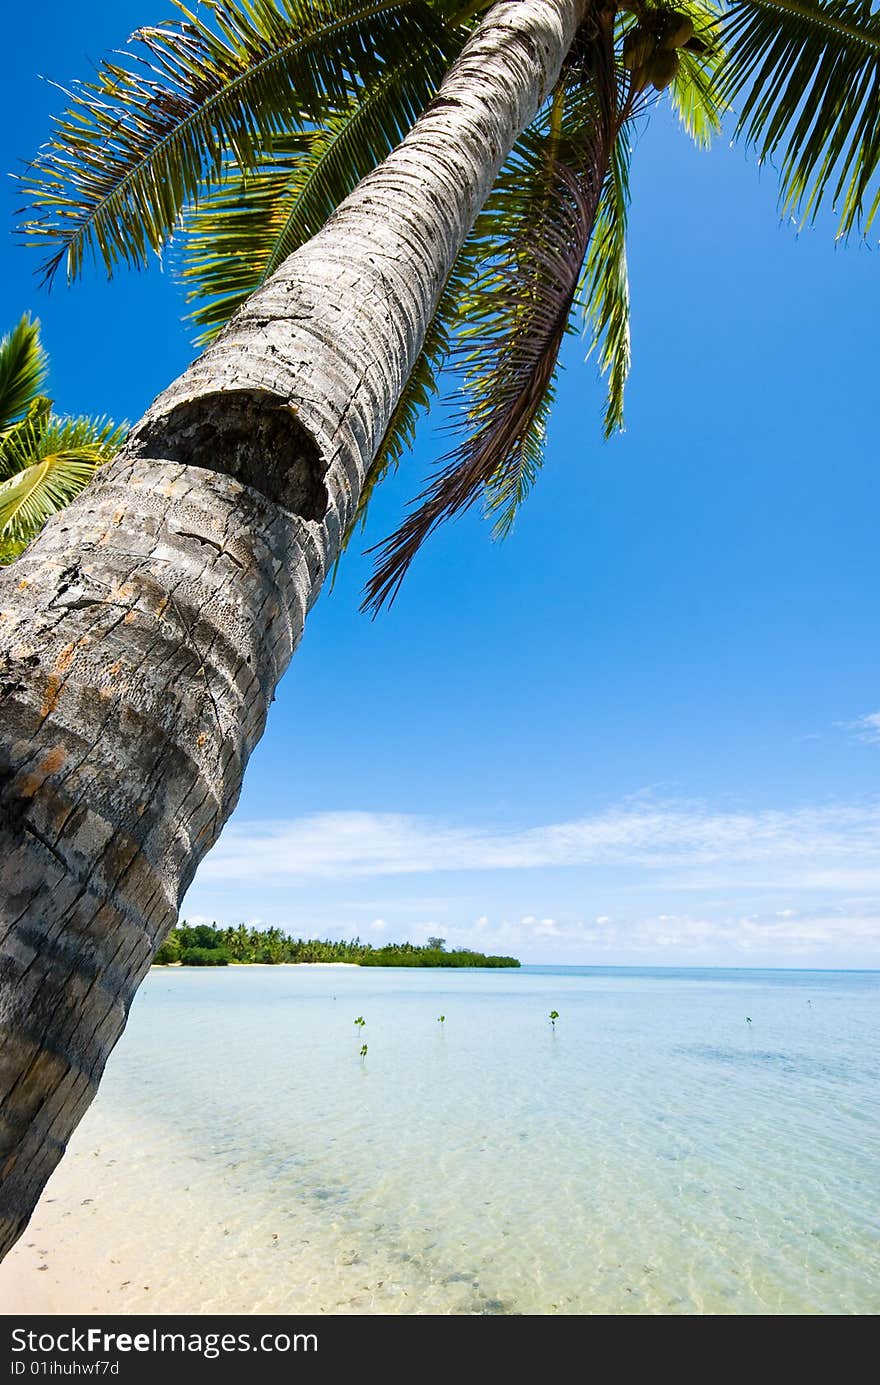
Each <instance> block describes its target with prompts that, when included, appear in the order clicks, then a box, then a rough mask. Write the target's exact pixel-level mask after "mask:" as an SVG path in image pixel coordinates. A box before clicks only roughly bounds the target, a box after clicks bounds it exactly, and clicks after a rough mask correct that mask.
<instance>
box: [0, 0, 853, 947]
mask: <svg viewBox="0 0 880 1385" xmlns="http://www.w3.org/2000/svg"><path fill="white" fill-rule="evenodd" d="M167 9H168V7H167V6H162V5H160V6H159V7H158V9H157V8H155V7H153V8H151V6H150V0H136V2H135V0H114V2H113V3H112V4H110V3H109V0H99V2H98V3H93V4H92V5H90V6H88V7H79V8H78V10H76V11H75V10H74V8H73V7H70V6H68V5H64V6H62V5H60V4H57V3H54V0H51V2H50V3H47V4H44V5H42V6H40V7H31V8H29V9H28V8H25V7H19V8H18V9H17V10H16V12H15V14H14V15H13V16H12V17H11V18H10V21H9V29H8V32H9V33H10V35H11V42H12V46H13V49H14V52H15V62H14V64H11V65H9V67H8V70H7V73H6V83H5V85H4V88H3V91H2V100H3V102H4V103H5V105H6V110H5V111H4V112H3V119H2V122H0V130H2V140H3V144H4V146H5V152H4V157H3V159H2V166H3V167H4V168H5V169H7V170H11V169H14V168H15V167H17V166H18V165H19V163H20V161H22V160H24V159H26V158H27V157H28V156H29V155H30V154H31V153H32V151H34V150H35V149H36V147H37V145H38V144H39V143H40V141H41V140H42V139H44V138H45V136H46V133H47V130H48V126H49V117H50V115H51V113H52V111H53V110H57V109H58V105H59V101H60V99H61V98H60V96H59V94H58V93H57V92H56V91H54V90H53V89H52V88H51V87H50V86H48V85H47V84H46V83H45V82H42V81H40V80H39V78H38V76H37V74H38V73H42V74H45V75H46V76H48V77H50V78H52V79H55V80H57V81H59V82H61V83H63V82H65V81H68V80H69V79H70V78H71V77H74V76H82V75H86V74H87V71H88V65H89V62H90V60H92V59H97V58H98V57H100V56H101V55H102V54H103V53H105V52H106V51H107V50H108V49H109V48H111V47H112V46H114V45H117V44H119V43H120V41H122V40H124V38H125V37H126V35H127V34H128V33H129V32H130V31H131V30H132V29H133V28H134V27H136V25H137V24H138V23H149V22H156V21H157V20H160V19H163V18H165V17H166V10H167ZM633 187H634V206H633V212H632V235H631V245H630V253H631V273H632V295H633V350H634V362H635V364H634V370H633V374H632V378H631V383H630V389H629V396H628V418H627V431H626V434H625V435H624V436H623V437H620V438H617V439H615V440H614V441H613V442H611V443H604V442H603V441H602V439H601V429H600V414H601V403H602V394H601V386H600V384H599V382H598V381H597V377H596V371H595V368H594V366H593V365H592V363H588V364H586V365H584V364H583V362H582V357H583V344H582V343H581V342H579V341H577V340H573V341H571V342H569V345H568V348H567V353H566V365H567V369H566V372H565V375H564V378H563V382H562V385H561V388H560V391H559V402H558V407H557V410H556V414H555V416H554V421H553V425H552V429H551V434H550V441H549V449H548V462H547V466H546V469H545V473H544V475H543V477H542V479H541V482H540V484H539V486H538V488H537V490H536V491H535V493H534V495H533V497H532V498H531V500H530V501H529V503H528V504H527V506H526V508H525V510H524V512H523V513H522V516H521V518H520V520H519V522H518V524H517V528H516V531H515V534H514V536H513V538H512V539H511V540H509V541H508V542H507V543H505V544H501V545H499V544H492V543H491V542H490V541H489V534H488V528H487V526H486V525H485V524H483V523H482V522H481V520H480V519H479V517H478V516H477V515H476V514H474V515H471V516H468V517H466V518H465V519H464V520H462V521H461V522H459V523H457V524H456V525H454V526H452V527H450V528H447V529H446V530H444V531H443V532H441V533H440V534H439V535H437V536H436V537H435V538H434V539H433V541H431V543H430V545H429V547H428V548H427V549H426V550H425V551H424V553H423V554H422V556H421V557H420V559H419V560H417V562H416V564H415V565H414V567H413V569H412V572H411V574H410V576H409V578H408V581H407V584H406V586H405V588H404V591H403V593H402V594H401V596H400V598H399V600H398V602H397V604H396V605H395V607H394V608H393V609H392V611H391V612H390V613H388V614H384V615H383V616H381V617H380V618H379V619H378V620H376V621H375V622H370V621H369V620H367V619H366V618H365V617H364V616H362V615H360V614H359V611H358V601H359V592H360V589H361V587H362V585H363V581H364V578H365V576H366V573H367V570H368V563H367V560H366V559H364V558H363V557H362V556H361V554H360V551H359V548H360V547H362V546H366V545H361V546H358V547H356V548H355V550H353V551H352V553H351V555H350V557H349V558H348V560H347V561H346V562H345V565H344V567H343V569H342V571H341V573H340V576H339V579H338V581H337V583H336V587H335V589H334V591H333V592H332V594H325V595H324V596H323V597H322V598H321V601H320V602H319V604H318V606H317V607H316V609H315V611H314V612H313V614H312V617H311V619H310V624H309V628H308V630H307V633H306V637H305V640H304V643H303V645H302V648H301V650H300V652H299V653H298V654H297V656H296V658H295V660H294V663H293V664H292V665H291V669H290V671H289V672H288V674H287V676H286V678H285V680H284V682H283V683H282V685H281V687H280V689H279V695H278V699H277V701H276V703H275V705H274V707H273V711H272V717H271V720H270V725H269V730H268V732H267V734H266V736H265V738H264V740H263V742H262V744H261V746H260V747H259V748H258V750H257V752H256V753H255V755H254V757H253V759H252V762H251V765H250V768H249V771H248V774H247V777H246V780H245V787H244V791H243V794H242V798H241V802H240V805H239V808H238V809H237V811H236V813H235V816H234V819H233V820H232V821H231V823H230V824H229V827H228V828H227V830H226V833H225V834H224V836H223V838H222V839H221V841H220V843H219V844H218V846H217V847H215V849H214V851H213V853H212V854H211V855H210V856H209V857H208V858H207V859H206V861H205V862H204V864H203V866H202V868H201V869H200V872H199V874H198V876H197V878H196V882H195V884H194V885H193V887H192V889H191V890H190V893H189V895H188V897H187V901H186V908H185V912H186V913H187V915H188V916H189V917H194V916H202V917H206V918H216V919H218V920H220V921H223V922H233V921H239V920H241V919H248V920H259V921H261V922H262V923H265V924H270V923H273V924H278V925H280V926H282V927H285V928H289V929H291V930H292V931H293V932H295V933H305V934H320V935H330V936H340V935H344V936H351V935H352V934H354V933H359V934H360V935H361V936H362V937H365V938H370V939H373V940H380V939H391V938H399V937H410V938H413V939H415V940H420V939H423V938H424V937H426V936H427V935H428V934H429V933H441V934H443V935H444V936H446V937H447V938H448V939H449V940H450V941H451V942H455V943H461V944H474V945H478V946H483V947H484V948H485V949H487V950H494V949H497V950H504V951H513V952H515V953H516V954H517V955H518V956H520V957H521V958H523V960H528V961H548V962H549V961H560V962H573V963H574V962H582V963H598V964H602V963H609V964H618V963H633V964H663V963H668V964H676V965H678V964H688V963H692V964H694V965H710V964H711V965H715V964H717V965H788V966H822V965H829V966H876V965H878V964H880V943H878V938H880V928H878V921H880V853H878V847H880V797H878V794H877V774H878V768H880V677H878V673H880V661H878V642H877V629H878V593H880V582H878V577H880V547H878V543H877V539H876V529H877V515H878V472H877V463H876V436H877V402H876V401H877V386H876V380H877V371H878V351H877V346H876V324H877V321H878V307H880V304H878V289H877V275H878V258H877V253H876V239H875V248H874V249H871V248H870V247H865V246H862V245H859V244H852V245H850V246H847V247H842V246H836V245H835V243H834V234H833V232H834V223H833V220H832V219H831V218H830V217H829V218H828V219H825V220H823V221H822V222H821V224H820V225H818V226H817V227H816V228H814V229H812V230H809V231H805V232H802V233H801V234H800V235H797V234H796V233H795V231H794V229H793V228H792V227H791V226H789V225H783V224H781V222H780V219H779V216H778V213H777V208H776V187H775V180H774V176H773V171H772V169H770V168H764V169H759V168H758V167H757V166H756V163H755V160H754V158H753V157H752V156H750V155H747V154H746V153H745V151H744V150H742V149H740V148H736V149H731V148H730V147H729V145H728V143H727V141H726V140H724V139H722V140H719V141H718V142H717V145H716V147H715V148H714V149H713V150H712V151H711V152H710V153H708V154H706V153H697V152H695V151H694V150H693V148H692V147H691V146H689V144H688V142H687V140H686V138H685V137H684V136H683V135H681V134H680V133H679V131H678V130H677V129H676V128H675V126H674V124H673V122H672V120H671V119H670V118H668V117H667V116H666V115H665V114H659V115H658V117H656V118H655V119H654V121H653V122H652V125H651V127H650V128H649V129H648V130H647V131H646V132H644V133H643V134H642V135H641V137H640V139H639V142H638V147H637V150H636V153H635V159H634V171H633ZM17 200H18V199H17V195H16V192H15V189H14V186H13V185H12V184H11V183H10V184H9V186H8V188H7V189H6V192H5V194H4V200H3V209H2V218H3V224H4V225H5V226H6V227H7V228H9V227H11V225H12V211H13V209H14V207H15V206H16V205H17ZM2 257H3V270H4V273H3V276H2V309H3V311H2V323H3V328H4V330H6V329H7V328H8V326H11V325H12V323H13V322H14V321H15V320H16V319H17V317H18V315H19V314H20V313H21V312H22V311H23V310H24V309H26V308H29V309H31V310H34V311H36V312H37V313H38V314H39V316H40V317H41V319H42V321H43V325H44V339H45V343H46V345H47V347H48V349H49V351H50V353H51V356H52V363H53V376H52V389H53V393H54V395H55V398H56V402H57V406H58V407H59V408H60V409H61V410H69V411H77V412H79V411H93V412H108V413H111V414H113V415H115V416H116V417H117V418H119V417H128V418H130V419H134V418H136V417H138V415H139V414H140V413H141V412H142V411H143V409H144V408H145V407H146V406H147V404H148V403H149V402H150V400H151V399H152V397H153V396H154V395H155V394H156V393H157V392H158V391H159V390H160V389H161V388H162V387H163V386H164V385H165V384H166V383H167V382H168V381H169V380H170V379H171V378H173V376H174V375H175V374H177V373H178V372H179V371H180V370H181V369H182V368H183V366H184V365H185V364H186V362H187V361H188V359H189V358H190V356H191V354H192V348H191V346H190V334H189V332H188V329H187V328H186V326H185V325H184V324H182V322H181V312H182V299H181V296H180V294H179V291H178V290H177V288H176V286H175V285H174V283H173V281H172V280H171V278H170V276H169V275H167V274H163V273H162V272H161V270H160V269H159V267H156V268H155V269H154V270H152V271H150V272H149V273H146V274H140V275H127V274H121V275H119V276H118V277H117V278H116V279H115V280H114V281H113V282H112V283H110V284H107V283H106V282H104V281H103V280H102V278H101V277H100V275H99V274H98V272H97V271H95V272H92V273H89V274H87V276H86V278H85V280H84V281H82V282H80V283H79V284H78V285H76V286H75V287H74V288H73V289H70V290H68V289H67V288H66V287H64V286H63V285H61V284H59V285H58V286H57V287H56V288H55V289H53V291H52V292H51V294H47V293H46V291H45V290H40V289H39V288H38V285H37V280H36V279H35V278H33V277H32V271H33V270H34V269H35V268H36V259H37V257H36V256H35V252H33V251H28V250H26V249H24V248H23V247H22V246H20V245H19V244H18V243H16V241H15V240H14V238H13V237H12V235H11V234H10V233H9V232H8V231H7V232H4V234H3V237H2ZM433 424H434V420H429V421H428V424H427V427H426V428H425V429H424V430H423V433H422V442H421V445H420V447H419V450H418V453H417V455H416V456H414V457H413V458H411V459H409V460H407V462H406V463H405V464H404V465H403V467H402V468H401V471H400V473H399V475H398V476H397V477H396V478H394V479H393V480H392V481H391V482H390V483H389V484H388V486H387V487H386V489H385V490H384V492H383V493H382V495H381V496H380V498H379V499H378V501H377V502H376V504H375V506H374V510H373V512H372V519H371V524H370V528H369V532H368V535H367V539H366V542H367V543H368V542H375V541H377V540H378V539H380V538H381V537H383V536H384V534H385V533H386V532H388V530H389V529H390V528H391V527H392V526H393V525H394V524H395V523H396V522H397V521H398V519H399V517H400V515H401V513H402V511H403V507H404V505H405V502H406V500H407V498H408V497H409V496H411V495H412V494H413V493H414V491H415V490H416V489H417V488H418V483H419V479H420V477H421V476H422V475H423V474H424V472H425V470H426V469H427V468H428V467H429V465H430V463H431V461H432V460H433V459H434V458H435V457H436V456H437V455H438V454H439V452H440V451H441V450H442V449H443V446H444V443H443V439H442V438H438V437H437V436H436V432H435V429H434V427H433ZM872 718H873V720H872Z"/></svg>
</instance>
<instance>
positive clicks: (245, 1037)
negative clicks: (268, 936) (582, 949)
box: [77, 967, 880, 1314]
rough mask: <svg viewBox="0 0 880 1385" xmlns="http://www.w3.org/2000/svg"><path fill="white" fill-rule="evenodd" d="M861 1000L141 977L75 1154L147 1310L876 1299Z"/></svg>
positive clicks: (543, 1308)
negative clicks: (137, 1248) (146, 1294)
mask: <svg viewBox="0 0 880 1385" xmlns="http://www.w3.org/2000/svg"><path fill="white" fill-rule="evenodd" d="M878 998H880V974H878V973H858V972H850V973H847V972H836V973H831V972H826V973H822V972H770V971H670V970H630V969H620V970H618V969H607V968H596V969H593V968H580V967H578V968H549V967H545V968H542V967H524V968H522V970H520V971H511V972H504V971H491V972H490V971H485V972H483V971H461V972H455V971H449V972H438V971H415V970H371V969H370V970H368V969H347V968H333V969H329V968H309V967H285V968H235V969H232V968H230V969H229V970H202V971H198V970H187V971H183V970H170V971H164V970H163V971H156V972H153V973H152V975H151V976H150V977H149V978H148V980H147V982H146V983H145V985H144V987H143V989H142V992H141V995H140V997H139V999H138V1000H137V1002H136V1004H135V1007H134V1010H133V1013H132V1018H131V1021H130V1025H129V1029H128V1032H127V1034H126V1036H125V1039H124V1041H123V1042H122V1044H121V1045H120V1047H119V1048H118V1050H117V1052H116V1054H115V1055H114V1057H113V1059H112V1061H111V1063H110V1065H109V1068H108V1071H107V1075H106V1078H105V1081H104V1084H103V1086H102V1089H101V1094H100V1096H99V1098H98V1100H97V1101H96V1103H95V1106H94V1107H93V1109H92V1112H91V1113H90V1114H89V1116H88V1117H87V1122H86V1123H84V1126H83V1131H82V1134H81V1136H79V1137H78V1143H77V1151H78V1152H79V1156H80V1157H94V1158H97V1159H98V1160H99V1161H100V1167H101V1169H102V1170H103V1182H102V1185H101V1186H102V1187H103V1189H104V1196H103V1209H102V1214H103V1215H111V1214H112V1213H113V1203H114V1200H115V1204H116V1212H117V1214H118V1213H119V1210H120V1208H121V1207H122V1205H123V1204H124V1203H125V1202H126V1201H127V1200H128V1201H129V1202H130V1205H131V1208H132V1209H133V1214H134V1213H136V1214H137V1215H138V1216H142V1212H143V1208H144V1206H145V1205H146V1207H147V1209H148V1215H147V1218H146V1221H145V1222H144V1221H143V1220H142V1222H141V1227H142V1230H141V1235H142V1237H143V1239H144V1245H145V1248H147V1249H148V1250H149V1255H148V1256H147V1261H146V1262H147V1263H149V1260H150V1258H151V1257H152V1259H153V1260H154V1262H155V1265H156V1266H158V1268H157V1270H156V1272H155V1273H154V1275H153V1280H152V1284H151V1289H150V1293H151V1298H150V1302H151V1304H152V1307H153V1309H154V1311H161V1312H169V1311H199V1310H202V1311H223V1310H224V1309H226V1310H228V1311H239V1312H241V1311H265V1312H285V1311H287V1312H297V1311H312V1312H316V1311H326V1312H334V1313H359V1312H366V1313H398V1312H402V1313H511V1314H512V1313H528V1314H550V1313H579V1314H583V1313H603V1314H611V1313H613V1314H620V1313H661V1314H680V1313H711V1314H743V1313H744V1314H750V1313H758V1314H768V1313H787V1314H795V1313H796V1314H806V1313H817V1314H828V1313H830V1314H841V1313H862V1314H863V1313H876V1312H877V1311H878V1309H880V1253H878V1250H880V1248H878V1225H877V1209H878V1205H880V1198H878V1191H880V1187H878V1184H880V1178H878V1148H880V1146H878V1139H877V1136H878V1115H880V1085H878V1081H877V1078H878V1046H877V1042H876V1040H877V1030H878V1022H880V1006H878ZM551 1009H556V1010H558V1011H559V1014H560V1018H559V1020H558V1022H557V1025H556V1029H555V1032H554V1030H553V1029H552V1027H551V1025H550V1023H549V1021H548V1015H549V1012H550V1011H551ZM441 1014H444V1015H445V1016H446V1021H445V1023H444V1024H440V1023H438V1016H439V1015H441ZM358 1015H362V1016H363V1017H364V1018H365V1020H366V1026H365V1028H364V1031H363V1036H362V1035H361V1033H360V1032H359V1031H358V1029H357V1028H356V1026H355V1024H354V1019H355V1017H356V1016H358ZM747 1016H748V1017H749V1018H750V1020H751V1023H748V1022H747V1018H746V1017H747ZM361 1042H366V1043H367V1045H368V1055H367V1058H366V1060H365V1061H362V1060H361V1058H360V1057H359V1056H358V1050H359V1047H360V1044H361ZM108 1201H109V1207H108ZM154 1214H155V1215H154ZM172 1247H173V1249H172ZM114 1263H115V1262H114ZM137 1306H138V1307H139V1308H143V1307H144V1304H142V1303H138V1304H137Z"/></svg>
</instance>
